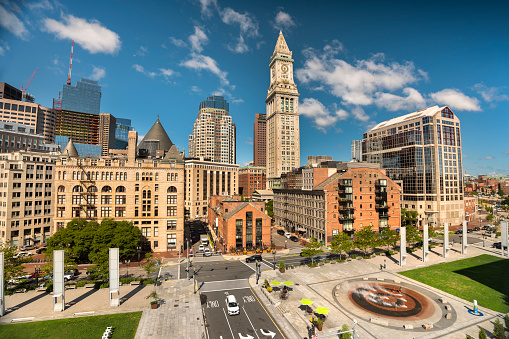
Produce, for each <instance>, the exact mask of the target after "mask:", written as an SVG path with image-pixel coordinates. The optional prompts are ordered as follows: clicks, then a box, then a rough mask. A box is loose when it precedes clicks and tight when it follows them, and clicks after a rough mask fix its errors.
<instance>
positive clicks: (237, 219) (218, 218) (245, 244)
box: [207, 196, 271, 253]
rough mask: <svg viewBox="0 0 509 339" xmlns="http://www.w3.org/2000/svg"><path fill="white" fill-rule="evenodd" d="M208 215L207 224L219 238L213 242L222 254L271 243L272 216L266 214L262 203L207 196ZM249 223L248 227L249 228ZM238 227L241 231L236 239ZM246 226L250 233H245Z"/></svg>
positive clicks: (246, 231)
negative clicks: (208, 197)
mask: <svg viewBox="0 0 509 339" xmlns="http://www.w3.org/2000/svg"><path fill="white" fill-rule="evenodd" d="M207 215H208V223H209V225H210V227H211V228H213V229H214V231H215V232H216V235H217V238H218V239H217V242H216V244H217V245H218V247H219V249H221V250H222V251H223V253H228V252H230V251H231V250H232V249H238V250H243V249H252V248H262V247H264V246H266V247H270V245H271V219H270V217H269V216H268V215H267V214H265V203H264V202H260V201H257V202H255V201H240V197H225V196H213V197H211V198H210V199H209V205H208V214H207ZM250 216H251V217H250ZM249 219H250V220H249ZM249 224H251V227H248V225H249ZM237 226H238V230H239V231H241V232H239V238H238V239H237ZM249 228H250V229H251V232H248V230H249ZM249 233H251V235H250V234H249ZM240 235H241V236H240Z"/></svg>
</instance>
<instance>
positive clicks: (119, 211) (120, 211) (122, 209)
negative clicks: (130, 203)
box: [115, 207, 125, 217]
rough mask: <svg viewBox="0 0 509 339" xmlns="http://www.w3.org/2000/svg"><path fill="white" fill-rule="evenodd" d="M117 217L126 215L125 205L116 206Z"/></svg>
mask: <svg viewBox="0 0 509 339" xmlns="http://www.w3.org/2000/svg"><path fill="white" fill-rule="evenodd" d="M115 217H125V207H115Z"/></svg>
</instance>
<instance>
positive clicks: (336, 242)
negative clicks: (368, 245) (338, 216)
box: [330, 232, 353, 256]
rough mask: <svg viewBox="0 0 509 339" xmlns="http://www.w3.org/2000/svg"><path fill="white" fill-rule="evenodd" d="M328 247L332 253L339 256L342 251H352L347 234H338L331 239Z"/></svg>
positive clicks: (351, 243)
mask: <svg viewBox="0 0 509 339" xmlns="http://www.w3.org/2000/svg"><path fill="white" fill-rule="evenodd" d="M330 247H331V250H332V252H333V253H337V254H339V255H340V256H341V254H342V253H343V251H344V252H348V251H350V250H351V249H352V247H353V242H352V239H351V238H350V236H349V235H348V234H346V233H344V232H339V234H336V235H335V236H334V237H332V242H331V244H330Z"/></svg>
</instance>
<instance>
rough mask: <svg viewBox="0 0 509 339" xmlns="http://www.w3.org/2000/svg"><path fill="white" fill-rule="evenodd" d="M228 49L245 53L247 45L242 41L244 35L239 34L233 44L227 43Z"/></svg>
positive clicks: (247, 49)
mask: <svg viewBox="0 0 509 339" xmlns="http://www.w3.org/2000/svg"><path fill="white" fill-rule="evenodd" d="M228 49H229V50H230V51H232V52H235V53H245V52H247V51H249V47H248V46H247V45H246V43H245V42H244V37H243V36H242V35H241V36H239V39H238V40H237V42H236V44H235V45H234V46H232V45H228Z"/></svg>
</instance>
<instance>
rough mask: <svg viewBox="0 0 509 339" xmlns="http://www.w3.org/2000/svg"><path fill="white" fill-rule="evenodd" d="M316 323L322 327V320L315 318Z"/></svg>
mask: <svg viewBox="0 0 509 339" xmlns="http://www.w3.org/2000/svg"><path fill="white" fill-rule="evenodd" d="M316 323H317V324H318V325H323V320H322V318H320V317H316Z"/></svg>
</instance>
